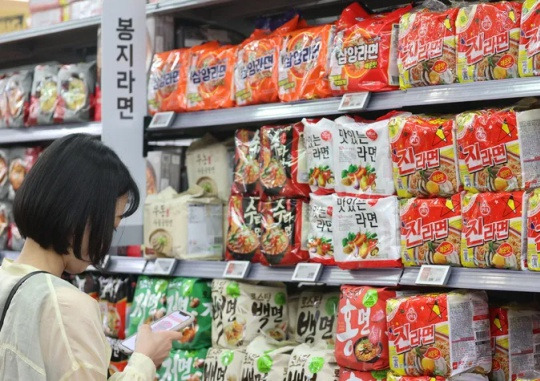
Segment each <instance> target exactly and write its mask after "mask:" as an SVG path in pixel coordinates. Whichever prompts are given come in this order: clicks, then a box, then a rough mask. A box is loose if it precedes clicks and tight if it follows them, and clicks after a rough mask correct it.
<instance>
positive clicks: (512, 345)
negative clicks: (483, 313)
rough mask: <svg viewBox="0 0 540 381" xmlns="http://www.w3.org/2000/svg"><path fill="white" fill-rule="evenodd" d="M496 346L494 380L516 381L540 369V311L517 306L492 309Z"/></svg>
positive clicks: (491, 375)
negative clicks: (539, 344) (539, 362)
mask: <svg viewBox="0 0 540 381" xmlns="http://www.w3.org/2000/svg"><path fill="white" fill-rule="evenodd" d="M489 317H490V322H491V337H492V341H491V343H492V346H493V365H492V368H491V373H490V379H491V380H493V381H507V380H515V379H516V378H520V377H524V376H526V374H527V373H528V372H529V371H533V370H534V371H540V364H538V361H537V360H536V359H537V358H538V355H539V354H540V353H539V351H538V350H537V347H538V343H539V341H540V312H538V311H532V310H527V309H523V308H517V307H493V308H490V309H489Z"/></svg>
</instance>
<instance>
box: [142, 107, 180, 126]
mask: <svg viewBox="0 0 540 381" xmlns="http://www.w3.org/2000/svg"><path fill="white" fill-rule="evenodd" d="M174 115H175V114H174V111H165V112H158V113H156V114H154V116H153V117H152V121H151V122H150V125H149V126H148V128H167V127H170V126H171V123H172V121H173V119H174Z"/></svg>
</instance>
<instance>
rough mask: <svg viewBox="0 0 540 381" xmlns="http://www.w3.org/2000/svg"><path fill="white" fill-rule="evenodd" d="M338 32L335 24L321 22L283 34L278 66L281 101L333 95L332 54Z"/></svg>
mask: <svg viewBox="0 0 540 381" xmlns="http://www.w3.org/2000/svg"><path fill="white" fill-rule="evenodd" d="M334 33H335V27H334V26H333V25H321V26H315V27H309V28H303V29H298V30H295V31H292V32H289V33H287V34H285V35H284V36H283V38H282V42H281V50H280V54H279V65H278V86H279V99H280V100H281V101H283V102H291V101H297V100H300V99H314V98H325V97H328V96H330V95H331V89H330V83H329V81H328V74H329V70H328V58H329V56H328V55H329V45H330V43H331V41H332V39H333V35H334Z"/></svg>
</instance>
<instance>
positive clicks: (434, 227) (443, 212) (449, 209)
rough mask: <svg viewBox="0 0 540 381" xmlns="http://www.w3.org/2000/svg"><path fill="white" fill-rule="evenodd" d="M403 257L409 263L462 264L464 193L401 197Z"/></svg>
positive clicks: (419, 264)
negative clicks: (462, 198) (431, 196)
mask: <svg viewBox="0 0 540 381" xmlns="http://www.w3.org/2000/svg"><path fill="white" fill-rule="evenodd" d="M400 216H401V259H402V260H403V264H404V265H405V266H422V265H453V266H459V265H460V264H461V261H460V245H461V230H462V221H461V196H460V195H459V194H455V195H454V196H452V197H451V198H426V199H421V198H410V199H404V200H401V201H400Z"/></svg>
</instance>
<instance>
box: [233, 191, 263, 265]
mask: <svg viewBox="0 0 540 381" xmlns="http://www.w3.org/2000/svg"><path fill="white" fill-rule="evenodd" d="M228 218H229V231H228V232H227V246H226V251H225V259H227V260H232V259H236V260H240V261H254V260H255V259H258V255H259V252H260V251H259V240H260V237H261V215H260V214H259V198H258V197H242V196H235V195H233V196H231V198H230V199H229V213H228Z"/></svg>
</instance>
